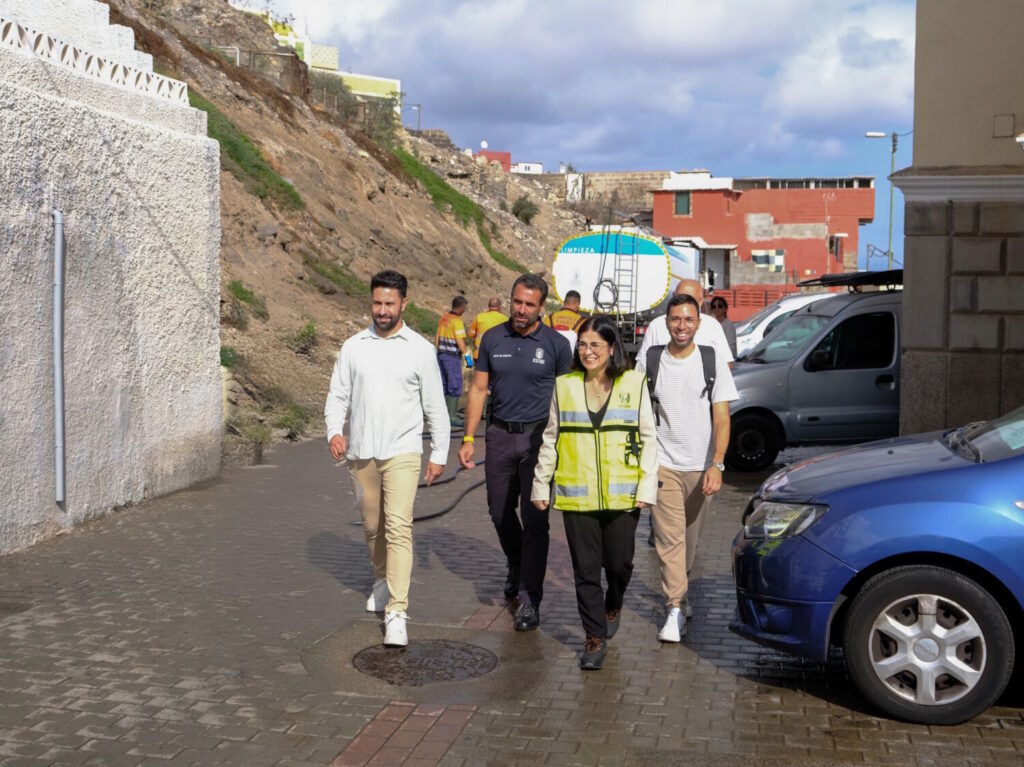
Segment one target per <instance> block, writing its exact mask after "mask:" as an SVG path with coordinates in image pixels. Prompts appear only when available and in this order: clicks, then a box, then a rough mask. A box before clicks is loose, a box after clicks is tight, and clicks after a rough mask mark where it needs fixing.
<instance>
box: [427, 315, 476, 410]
mask: <svg viewBox="0 0 1024 767" xmlns="http://www.w3.org/2000/svg"><path fill="white" fill-rule="evenodd" d="M468 306H469V301H467V300H466V297H465V296H455V298H453V299H452V308H451V311H449V312H446V313H444V314H442V315H441V319H440V320H438V323H437V335H436V336H434V347H435V348H436V349H437V364H438V365H439V366H440V368H441V382H442V383H443V385H444V401H445V404H446V405H447V406H448V419H449V420H450V421H451V425H452V426H459V427H461V426H462V425H463V422H462V419H460V418H459V415H458V408H459V397H461V396H462V360H463V358H465V360H466V364H467V365H469V366H470V367H473V356H472V355H471V354H470V353H469V352H468V351H466V326H465V325H464V324H463V322H462V315H463V314H465V313H466V307H468Z"/></svg>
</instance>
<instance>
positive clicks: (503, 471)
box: [484, 423, 548, 607]
mask: <svg viewBox="0 0 1024 767" xmlns="http://www.w3.org/2000/svg"><path fill="white" fill-rule="evenodd" d="M543 436H544V424H543V423H541V424H539V425H538V426H534V427H533V428H532V429H530V430H529V431H526V432H522V433H519V434H510V433H509V432H507V431H505V429H503V428H502V427H500V426H497V425H495V424H491V425H489V426H488V427H487V453H486V455H485V460H484V476H485V478H486V480H487V507H488V509H489V510H490V512H491V521H492V522H493V523H494V529H495V530H497V531H498V541H499V542H500V543H501V550H502V551H503V552H505V557H506V558H507V559H508V561H509V562H510V563H511V564H512V565H514V566H518V567H519V601H520V602H522V603H523V604H532V605H533V606H534V607H540V601H541V599H542V598H543V596H544V574H545V572H546V571H547V567H548V512H546V511H539V510H538V509H537V507H536V506H534V505H533V504H532V503H531V502H530V490H531V489H532V487H533V470H534V468H535V467H536V466H537V454H538V453H539V452H540V445H541V442H542V441H543ZM517 506H518V507H519V514H518V515H517V514H516V507H517ZM520 517H522V521H520Z"/></svg>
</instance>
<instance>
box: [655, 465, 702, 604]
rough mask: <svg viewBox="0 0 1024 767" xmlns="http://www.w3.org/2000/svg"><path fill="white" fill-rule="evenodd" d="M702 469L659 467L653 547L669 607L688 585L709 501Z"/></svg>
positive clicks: (677, 602) (679, 599)
mask: <svg viewBox="0 0 1024 767" xmlns="http://www.w3.org/2000/svg"><path fill="white" fill-rule="evenodd" d="M703 484H704V472H703V471H676V470H675V469H667V468H665V467H664V466H659V467H658V505H657V506H655V507H654V508H653V509H651V515H652V518H653V519H654V549H655V551H657V552H658V561H659V562H660V565H661V591H662V593H663V594H664V595H665V604H666V606H668V607H680V606H681V605H682V602H683V600H684V599H685V598H686V592H687V589H688V588H689V584H688V582H687V575H688V574H689V572H690V570H692V569H693V562H694V559H695V558H696V556H697V541H698V540H700V528H701V524H702V522H703V520H704V510H705V509H706V508H707V506H708V502H709V501H710V497H709V496H705V495H704V491H703V489H702V488H703Z"/></svg>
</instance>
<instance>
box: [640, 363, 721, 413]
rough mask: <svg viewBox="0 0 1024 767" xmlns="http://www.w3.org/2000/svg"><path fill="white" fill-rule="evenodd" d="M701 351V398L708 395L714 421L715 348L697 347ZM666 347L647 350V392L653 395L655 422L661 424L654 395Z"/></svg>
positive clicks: (652, 403) (709, 407) (710, 411)
mask: <svg viewBox="0 0 1024 767" xmlns="http://www.w3.org/2000/svg"><path fill="white" fill-rule="evenodd" d="M697 348H698V349H700V361H701V363H703V365H704V391H702V392H701V393H700V396H702V397H703V396H704V395H705V394H706V395H708V413H709V414H710V415H711V419H712V421H713V420H714V414H713V411H714V404H713V403H712V402H711V395H712V393H713V392H714V391H715V347H713V346H702V345H700V344H698V345H697ZM664 349H665V345H664V344H661V345H660V346H650V347H648V348H647V391H648V392H650V394H651V406H652V407H653V408H654V421H655V423H656V424H659V425H660V424H661V416H659V415H658V405H659V402H658V398H657V396H655V394H654V384H655V383H656V382H657V380H658V368H659V367H660V366H661V353H662V351H664Z"/></svg>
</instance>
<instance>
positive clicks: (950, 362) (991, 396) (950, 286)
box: [900, 201, 1024, 433]
mask: <svg viewBox="0 0 1024 767" xmlns="http://www.w3.org/2000/svg"><path fill="white" fill-rule="evenodd" d="M905 233H906V240H905V287H904V299H903V348H904V351H903V364H902V378H903V381H902V386H901V395H900V428H901V431H902V432H903V433H913V432H919V431H930V430H933V429H942V428H946V427H950V426H958V425H963V424H965V423H967V422H969V421H976V420H983V419H989V418H993V417H995V416H998V415H1000V414H1003V413H1007V412H1009V411H1010V410H1013V409H1014V408H1017V407H1020V406H1021V405H1024V202H959V201H958V202H917V203H913V202H912V203H907V206H906V214H905Z"/></svg>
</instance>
